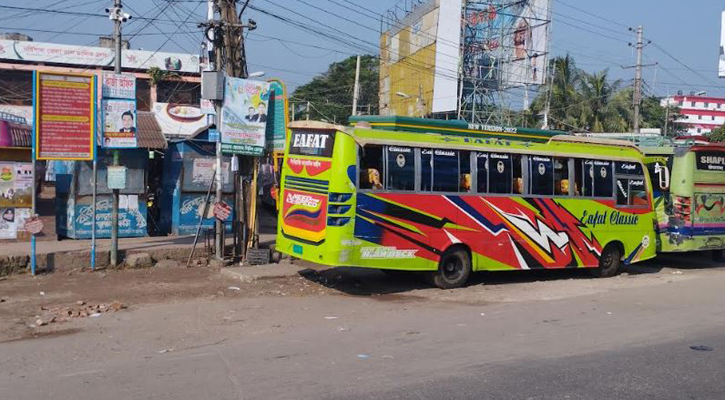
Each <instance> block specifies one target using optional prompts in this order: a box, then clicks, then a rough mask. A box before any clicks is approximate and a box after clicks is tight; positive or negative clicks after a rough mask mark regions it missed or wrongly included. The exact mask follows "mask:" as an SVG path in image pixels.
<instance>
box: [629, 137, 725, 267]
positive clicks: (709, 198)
mask: <svg viewBox="0 0 725 400" xmlns="http://www.w3.org/2000/svg"><path fill="white" fill-rule="evenodd" d="M641 150H642V151H643V152H644V153H645V162H646V165H647V168H648V170H649V173H650V177H651V179H652V180H653V181H654V191H653V196H654V208H655V212H656V214H657V220H658V224H657V227H658V230H657V236H658V238H657V239H658V240H657V248H658V251H660V252H663V253H669V252H688V251H711V252H712V256H713V259H714V260H716V261H721V260H722V259H723V251H724V250H725V145H718V144H713V143H695V144H689V145H682V144H675V145H673V146H665V147H641Z"/></svg>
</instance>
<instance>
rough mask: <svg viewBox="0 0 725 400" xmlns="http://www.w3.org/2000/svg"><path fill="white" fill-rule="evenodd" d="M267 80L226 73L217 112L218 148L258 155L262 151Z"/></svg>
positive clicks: (267, 101)
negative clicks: (221, 100)
mask: <svg viewBox="0 0 725 400" xmlns="http://www.w3.org/2000/svg"><path fill="white" fill-rule="evenodd" d="M269 88H270V85H269V82H260V81H252V80H247V79H241V78H231V77H227V78H226V82H225V84H224V105H223V107H222V115H221V129H220V131H221V136H222V137H221V139H222V151H224V152H227V153H235V154H244V155H250V156H259V155H262V153H263V152H264V146H265V139H266V127H267V110H268V105H269V104H268V103H269V95H270V90H269Z"/></svg>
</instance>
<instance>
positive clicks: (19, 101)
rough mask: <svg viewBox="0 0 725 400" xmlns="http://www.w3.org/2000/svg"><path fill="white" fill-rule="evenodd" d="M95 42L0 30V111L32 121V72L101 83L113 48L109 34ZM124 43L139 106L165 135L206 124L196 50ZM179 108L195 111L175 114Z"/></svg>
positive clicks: (126, 66)
mask: <svg viewBox="0 0 725 400" xmlns="http://www.w3.org/2000/svg"><path fill="white" fill-rule="evenodd" d="M98 43H99V44H98V46H79V45H66V44H58V43H43V42H36V41H33V40H32V38H30V37H28V36H26V35H20V34H2V35H0V111H2V112H5V113H8V114H12V115H16V116H19V117H24V118H25V119H26V120H27V121H28V122H30V123H32V121H33V118H32V104H33V93H32V92H33V71H50V72H60V73H84V74H89V73H90V74H95V75H97V76H98V77H99V82H100V78H101V77H100V75H101V74H102V73H103V72H112V71H113V70H114V61H115V50H114V49H113V48H112V47H113V46H112V44H113V43H112V41H109V40H108V38H104V37H100V38H99V41H98ZM109 46H110V47H109ZM123 47H124V48H125V49H124V50H123V52H122V63H121V64H122V70H123V73H126V74H133V75H134V76H135V77H136V102H137V110H138V111H148V112H153V113H154V114H155V116H156V118H157V119H158V124H159V125H160V126H161V127H162V129H164V134H165V135H168V136H172V137H173V136H177V137H178V136H184V135H190V134H192V133H193V132H195V131H196V130H197V129H199V128H200V127H201V126H203V125H205V124H206V121H205V119H204V118H203V115H202V114H201V112H200V110H199V103H200V98H201V86H200V82H201V70H202V68H203V65H202V63H201V60H200V58H199V56H198V55H197V54H185V53H167V52H161V51H148V50H132V49H130V48H129V47H130V46H129V44H128V42H124V43H123ZM99 86H100V85H99ZM99 98H100V88H99ZM180 107H182V108H189V109H190V108H194V109H195V110H191V111H193V112H190V110H182V111H184V112H182V113H178V111H179V108H180ZM176 114H179V115H176Z"/></svg>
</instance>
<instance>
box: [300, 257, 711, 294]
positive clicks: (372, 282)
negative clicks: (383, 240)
mask: <svg viewBox="0 0 725 400" xmlns="http://www.w3.org/2000/svg"><path fill="white" fill-rule="evenodd" d="M295 263H296V264H298V265H302V266H304V265H306V266H309V268H308V269H305V270H303V271H300V275H301V276H302V277H303V278H305V279H308V280H310V281H312V282H314V283H317V284H320V285H323V286H325V287H328V288H330V289H334V290H338V291H340V292H343V293H345V294H349V295H353V296H390V295H394V294H396V293H406V292H410V291H413V290H419V289H428V288H431V286H430V285H429V284H428V283H426V282H425V280H424V279H423V274H422V273H420V272H405V271H393V273H386V272H382V271H380V270H377V269H371V268H354V267H335V268H327V267H323V266H319V265H316V264H313V263H307V262H304V261H301V260H297V261H295ZM716 267H725V263H723V262H714V261H712V259H711V256H710V253H709V252H697V253H686V254H666V255H661V256H658V257H657V258H654V259H652V260H647V261H644V262H641V263H636V264H632V265H628V266H623V267H622V268H621V270H620V272H621V273H625V274H630V275H641V274H657V273H660V272H661V271H662V270H663V269H664V268H670V269H682V270H695V269H709V268H716ZM573 279H577V280H578V279H598V278H594V277H592V276H591V274H590V273H589V271H588V270H586V269H581V268H576V269H556V270H529V271H482V272H476V273H474V274H472V275H471V277H470V278H469V281H468V285H467V286H477V285H488V286H494V285H511V284H520V283H531V282H545V281H556V280H573ZM391 298H392V297H391ZM406 298H409V296H406Z"/></svg>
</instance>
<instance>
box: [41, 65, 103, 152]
mask: <svg viewBox="0 0 725 400" xmlns="http://www.w3.org/2000/svg"><path fill="white" fill-rule="evenodd" d="M35 86H36V91H35V116H36V119H35V120H36V121H38V122H37V123H36V135H35V141H36V142H35V146H36V158H37V159H38V160H91V159H93V150H94V149H93V128H94V124H95V104H94V94H95V87H94V86H95V85H94V80H93V76H92V75H78V74H56V73H50V72H38V73H37V81H36V85H35Z"/></svg>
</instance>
